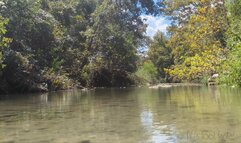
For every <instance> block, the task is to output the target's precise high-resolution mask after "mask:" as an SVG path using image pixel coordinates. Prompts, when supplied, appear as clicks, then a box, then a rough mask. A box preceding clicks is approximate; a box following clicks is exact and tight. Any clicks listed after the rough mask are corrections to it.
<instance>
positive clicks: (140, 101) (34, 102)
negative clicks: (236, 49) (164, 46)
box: [0, 87, 241, 143]
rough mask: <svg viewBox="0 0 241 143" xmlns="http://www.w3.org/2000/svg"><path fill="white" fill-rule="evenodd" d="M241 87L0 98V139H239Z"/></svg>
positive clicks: (177, 142) (216, 142)
mask: <svg viewBox="0 0 241 143" xmlns="http://www.w3.org/2000/svg"><path fill="white" fill-rule="evenodd" d="M240 93H241V90H240V89H234V88H227V87H222V88H217V87H172V88H160V89H148V88H127V89H117V88H116V89H96V90H93V91H78V90H75V91H65V92H56V93H49V94H41V95H36V94H34V95H15V96H10V97H7V98H4V99H1V100H0V143H5V142H8V143H10V142H11V143H15V142H16V143H189V142H190V143H195V142H196V143H206V142H207V143H209V142H210V143H226V142H230V143H238V142H241V94H240Z"/></svg>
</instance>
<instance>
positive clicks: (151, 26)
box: [142, 15, 170, 37]
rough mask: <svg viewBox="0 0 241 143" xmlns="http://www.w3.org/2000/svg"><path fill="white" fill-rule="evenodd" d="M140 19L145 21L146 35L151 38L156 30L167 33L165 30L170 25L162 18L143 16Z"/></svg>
mask: <svg viewBox="0 0 241 143" xmlns="http://www.w3.org/2000/svg"><path fill="white" fill-rule="evenodd" d="M142 18H143V19H147V21H145V23H146V24H148V27H147V31H146V35H147V36H150V37H153V36H154V35H155V33H156V32H157V31H158V30H159V31H162V32H164V33H165V32H167V30H166V28H167V27H168V26H169V25H170V21H168V20H166V19H165V18H164V17H155V16H150V15H143V16H142Z"/></svg>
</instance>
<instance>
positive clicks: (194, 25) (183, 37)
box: [166, 0, 228, 81]
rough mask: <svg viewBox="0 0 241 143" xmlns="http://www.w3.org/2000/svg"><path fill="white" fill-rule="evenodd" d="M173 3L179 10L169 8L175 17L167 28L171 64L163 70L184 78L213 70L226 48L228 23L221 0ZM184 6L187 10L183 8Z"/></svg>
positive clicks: (197, 78)
mask: <svg viewBox="0 0 241 143" xmlns="http://www.w3.org/2000/svg"><path fill="white" fill-rule="evenodd" d="M183 4H185V5H183ZM173 5H174V8H175V9H179V10H180V11H175V10H173V11H172V12H173V13H171V14H172V15H174V18H175V17H176V16H177V17H178V18H179V19H174V21H175V23H174V25H173V26H172V27H170V29H169V32H170V33H171V38H170V41H169V43H170V46H171V47H172V53H173V56H174V63H175V66H173V67H172V68H170V69H167V70H166V71H167V72H168V73H169V74H170V75H171V76H172V77H173V78H175V79H179V80H188V81H192V80H200V79H202V78H203V77H205V76H210V75H212V74H214V73H216V72H217V71H218V68H219V67H220V64H221V62H222V60H224V58H225V51H226V50H225V47H226V42H225V36H224V35H225V32H226V29H227V25H228V22H227V17H226V8H225V5H224V1H221V0H215V1H210V0H203V1H195V0H191V1H186V2H181V3H179V2H177V3H175V2H174V3H173ZM187 7H188V9H189V10H190V11H191V12H190V13H189V12H186V10H184V9H185V8H187ZM176 13H178V14H177V15H176ZM168 14H170V13H168ZM183 15H184V16H183Z"/></svg>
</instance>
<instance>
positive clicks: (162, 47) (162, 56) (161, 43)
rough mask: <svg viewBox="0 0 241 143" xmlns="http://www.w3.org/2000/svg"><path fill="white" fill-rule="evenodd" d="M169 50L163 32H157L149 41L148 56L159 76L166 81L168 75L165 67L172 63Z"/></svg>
mask: <svg viewBox="0 0 241 143" xmlns="http://www.w3.org/2000/svg"><path fill="white" fill-rule="evenodd" d="M171 52H172V51H171V48H170V47H169V46H168V40H167V37H166V36H165V35H164V33H161V32H157V33H156V34H155V36H154V37H153V40H151V42H150V46H149V50H148V57H149V59H150V60H151V61H152V63H153V64H154V65H155V66H156V67H157V70H158V75H159V77H160V78H162V79H163V80H164V81H165V82H166V81H168V75H167V74H166V72H165V69H166V68H169V67H170V66H171V65H172V64H173V59H172V55H171Z"/></svg>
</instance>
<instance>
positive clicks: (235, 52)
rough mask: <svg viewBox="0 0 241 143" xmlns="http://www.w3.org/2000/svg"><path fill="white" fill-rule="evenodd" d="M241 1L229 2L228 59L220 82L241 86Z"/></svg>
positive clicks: (224, 64) (223, 67)
mask: <svg viewBox="0 0 241 143" xmlns="http://www.w3.org/2000/svg"><path fill="white" fill-rule="evenodd" d="M240 6H241V1H240V0H234V1H227V8H228V12H229V15H228V18H229V23H230V26H229V29H228V31H227V33H226V37H227V42H228V48H229V50H230V52H229V53H228V56H227V59H226V60H225V62H224V63H223V66H222V70H221V78H220V82H221V83H225V84H228V85H238V86H241V38H240V34H241V24H240V22H241V18H240V16H241V11H240Z"/></svg>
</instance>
